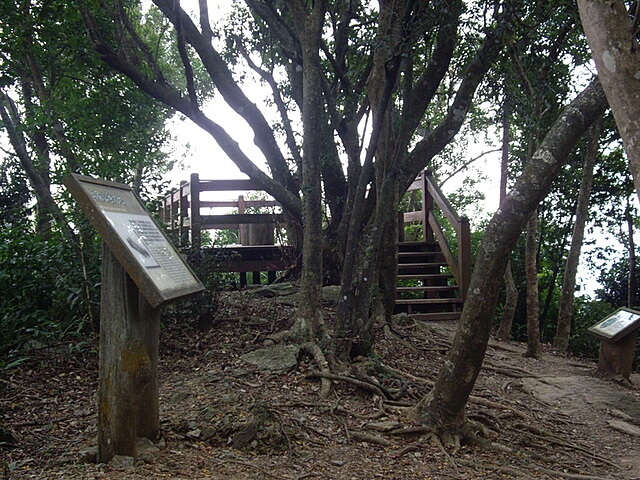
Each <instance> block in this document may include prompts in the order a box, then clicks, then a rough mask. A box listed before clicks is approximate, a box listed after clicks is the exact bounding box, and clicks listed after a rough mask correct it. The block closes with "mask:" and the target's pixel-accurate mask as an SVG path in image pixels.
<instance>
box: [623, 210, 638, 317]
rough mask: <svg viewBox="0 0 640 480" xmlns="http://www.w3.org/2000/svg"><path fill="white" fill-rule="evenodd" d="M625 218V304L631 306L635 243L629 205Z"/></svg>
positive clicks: (634, 302)
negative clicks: (627, 265)
mask: <svg viewBox="0 0 640 480" xmlns="http://www.w3.org/2000/svg"><path fill="white" fill-rule="evenodd" d="M625 220H626V221H627V237H628V242H627V251H628V254H629V276H628V277H627V306H628V307H629V308H632V307H634V306H635V304H636V300H637V299H636V290H637V286H636V243H635V241H634V239H633V226H634V225H633V224H634V222H633V215H631V206H630V205H629V206H628V207H627V211H626V212H625Z"/></svg>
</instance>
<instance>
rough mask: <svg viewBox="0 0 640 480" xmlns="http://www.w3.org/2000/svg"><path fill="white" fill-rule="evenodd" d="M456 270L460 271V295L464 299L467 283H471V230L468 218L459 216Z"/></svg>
mask: <svg viewBox="0 0 640 480" xmlns="http://www.w3.org/2000/svg"><path fill="white" fill-rule="evenodd" d="M458 272H460V285H459V288H460V297H461V298H462V299H463V300H465V299H466V298H467V289H468V288H469V283H471V230H470V228H469V219H468V218H466V217H461V218H460V233H459V235H458Z"/></svg>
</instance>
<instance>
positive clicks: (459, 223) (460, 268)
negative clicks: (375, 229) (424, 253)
mask: <svg viewBox="0 0 640 480" xmlns="http://www.w3.org/2000/svg"><path fill="white" fill-rule="evenodd" d="M416 190H419V191H422V202H421V209H420V210H417V211H413V212H406V213H404V214H403V216H402V217H403V218H402V220H403V223H410V222H421V223H422V233H423V236H424V239H425V241H427V240H434V239H435V240H436V241H437V242H438V244H439V245H440V248H441V249H442V253H443V255H444V257H445V260H446V261H447V265H448V266H449V269H450V270H451V273H452V275H453V276H454V278H455V280H456V282H457V283H458V287H459V289H460V296H461V297H462V299H465V298H466V295H467V289H468V288H469V281H470V280H471V268H472V260H471V236H470V230H469V219H468V218H466V217H460V216H459V215H458V214H457V213H456V211H455V210H454V209H453V207H452V206H451V204H450V203H449V201H448V200H447V198H446V197H445V196H444V195H443V193H442V191H440V188H438V186H437V185H436V184H435V182H434V181H433V177H432V175H431V172H429V171H428V170H425V171H424V172H422V174H421V175H420V176H419V177H418V178H417V179H416V180H415V181H414V182H413V183H412V184H411V186H410V187H409V189H408V190H407V192H412V191H416ZM434 206H436V207H438V208H439V209H440V212H441V213H442V215H443V217H444V220H446V221H448V222H449V224H450V225H451V226H452V227H453V229H454V231H455V233H456V239H457V244H458V248H457V255H454V253H453V251H452V249H451V247H450V245H449V243H448V242H447V239H446V237H445V235H444V231H443V228H442V225H440V221H439V219H438V217H437V216H436V215H435V212H434ZM401 231H403V229H402V228H401Z"/></svg>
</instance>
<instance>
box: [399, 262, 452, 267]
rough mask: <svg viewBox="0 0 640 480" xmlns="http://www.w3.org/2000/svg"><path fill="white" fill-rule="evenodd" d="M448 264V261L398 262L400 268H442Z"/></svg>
mask: <svg viewBox="0 0 640 480" xmlns="http://www.w3.org/2000/svg"><path fill="white" fill-rule="evenodd" d="M446 266H447V262H420V263H398V268H440V267H446Z"/></svg>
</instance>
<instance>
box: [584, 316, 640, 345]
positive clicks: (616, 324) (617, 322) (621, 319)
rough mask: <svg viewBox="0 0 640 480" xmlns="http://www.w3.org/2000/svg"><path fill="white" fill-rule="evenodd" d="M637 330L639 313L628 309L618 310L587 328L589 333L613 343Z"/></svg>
mask: <svg viewBox="0 0 640 480" xmlns="http://www.w3.org/2000/svg"><path fill="white" fill-rule="evenodd" d="M638 328H640V312H638V311H636V310H632V309H630V308H620V309H618V310H616V311H615V312H613V313H612V314H611V315H609V316H608V317H606V318H605V319H604V320H601V321H600V322H598V323H596V324H595V325H593V326H592V327H591V328H589V332H590V333H592V334H593V335H595V336H597V337H599V338H601V339H603V340H606V341H608V342H611V343H615V342H617V341H618V340H620V339H621V338H624V337H626V336H627V335H629V334H630V333H631V332H633V331H634V330H637V329H638Z"/></svg>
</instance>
